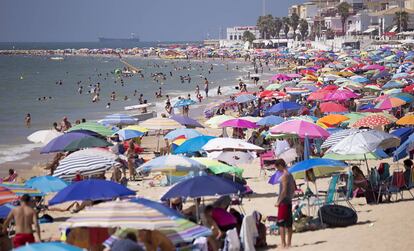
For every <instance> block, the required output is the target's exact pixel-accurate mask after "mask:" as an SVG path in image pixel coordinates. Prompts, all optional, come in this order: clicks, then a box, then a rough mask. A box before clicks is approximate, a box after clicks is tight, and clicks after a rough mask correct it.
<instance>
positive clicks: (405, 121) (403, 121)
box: [396, 114, 414, 125]
mask: <svg viewBox="0 0 414 251" xmlns="http://www.w3.org/2000/svg"><path fill="white" fill-rule="evenodd" d="M396 123H397V125H414V115H413V114H409V115H405V116H404V117H402V118H400V119H399V120H397V122H396Z"/></svg>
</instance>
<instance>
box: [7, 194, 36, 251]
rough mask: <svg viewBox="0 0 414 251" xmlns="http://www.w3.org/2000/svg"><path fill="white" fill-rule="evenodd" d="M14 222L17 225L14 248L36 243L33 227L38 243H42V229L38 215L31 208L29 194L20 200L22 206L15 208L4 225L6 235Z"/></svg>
mask: <svg viewBox="0 0 414 251" xmlns="http://www.w3.org/2000/svg"><path fill="white" fill-rule="evenodd" d="M12 220H14V222H15V224H16V235H15V236H14V238H13V247H14V248H17V247H20V246H24V245H26V243H33V242H35V238H34V236H33V228H32V226H33V225H35V228H36V236H37V239H38V241H39V242H40V241H42V239H41V238H40V227H39V223H38V220H37V214H36V212H35V210H34V209H33V208H32V207H31V206H30V196H29V195H28V194H24V195H23V196H22V197H21V198H20V206H18V207H15V208H13V210H12V211H11V212H10V213H9V215H8V216H7V219H6V221H5V222H4V224H3V232H4V233H7V227H8V226H9V223H10V222H11V221H12Z"/></svg>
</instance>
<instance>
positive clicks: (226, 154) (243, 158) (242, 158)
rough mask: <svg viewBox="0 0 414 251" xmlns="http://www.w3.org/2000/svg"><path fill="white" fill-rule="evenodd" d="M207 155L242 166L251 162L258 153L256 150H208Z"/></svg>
mask: <svg viewBox="0 0 414 251" xmlns="http://www.w3.org/2000/svg"><path fill="white" fill-rule="evenodd" d="M207 157H208V158H210V159H215V160H218V161H221V162H225V163H227V164H229V165H232V166H240V165H245V164H249V163H251V162H252V161H253V160H254V159H255V158H256V157H257V155H256V154H255V153H254V152H249V151H247V152H245V151H236V150H233V151H212V152H207Z"/></svg>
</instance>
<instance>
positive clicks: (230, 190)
mask: <svg viewBox="0 0 414 251" xmlns="http://www.w3.org/2000/svg"><path fill="white" fill-rule="evenodd" d="M245 190H246V189H245V187H244V186H243V185H241V184H238V183H236V182H233V181H231V180H228V179H225V178H221V177H218V176H214V175H204V176H196V177H192V178H189V179H186V180H184V181H181V182H180V183H177V184H175V185H174V186H173V187H172V188H170V190H168V192H167V193H165V194H164V195H163V196H162V198H161V200H167V199H171V198H176V197H185V198H200V197H204V196H217V195H229V194H237V193H242V192H244V191H245Z"/></svg>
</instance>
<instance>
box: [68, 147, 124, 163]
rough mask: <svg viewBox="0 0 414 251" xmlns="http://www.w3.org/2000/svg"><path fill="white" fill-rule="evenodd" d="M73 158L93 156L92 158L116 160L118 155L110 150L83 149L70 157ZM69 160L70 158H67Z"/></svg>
mask: <svg viewBox="0 0 414 251" xmlns="http://www.w3.org/2000/svg"><path fill="white" fill-rule="evenodd" d="M69 156H70V157H71V158H74V157H81V156H86V157H87V156H91V157H102V158H106V159H110V160H116V159H117V158H119V157H118V155H116V154H115V153H113V152H112V151H110V150H109V149H108V148H87V149H82V150H79V151H76V152H73V153H71V154H70V155H69ZM66 158H68V157H66Z"/></svg>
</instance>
